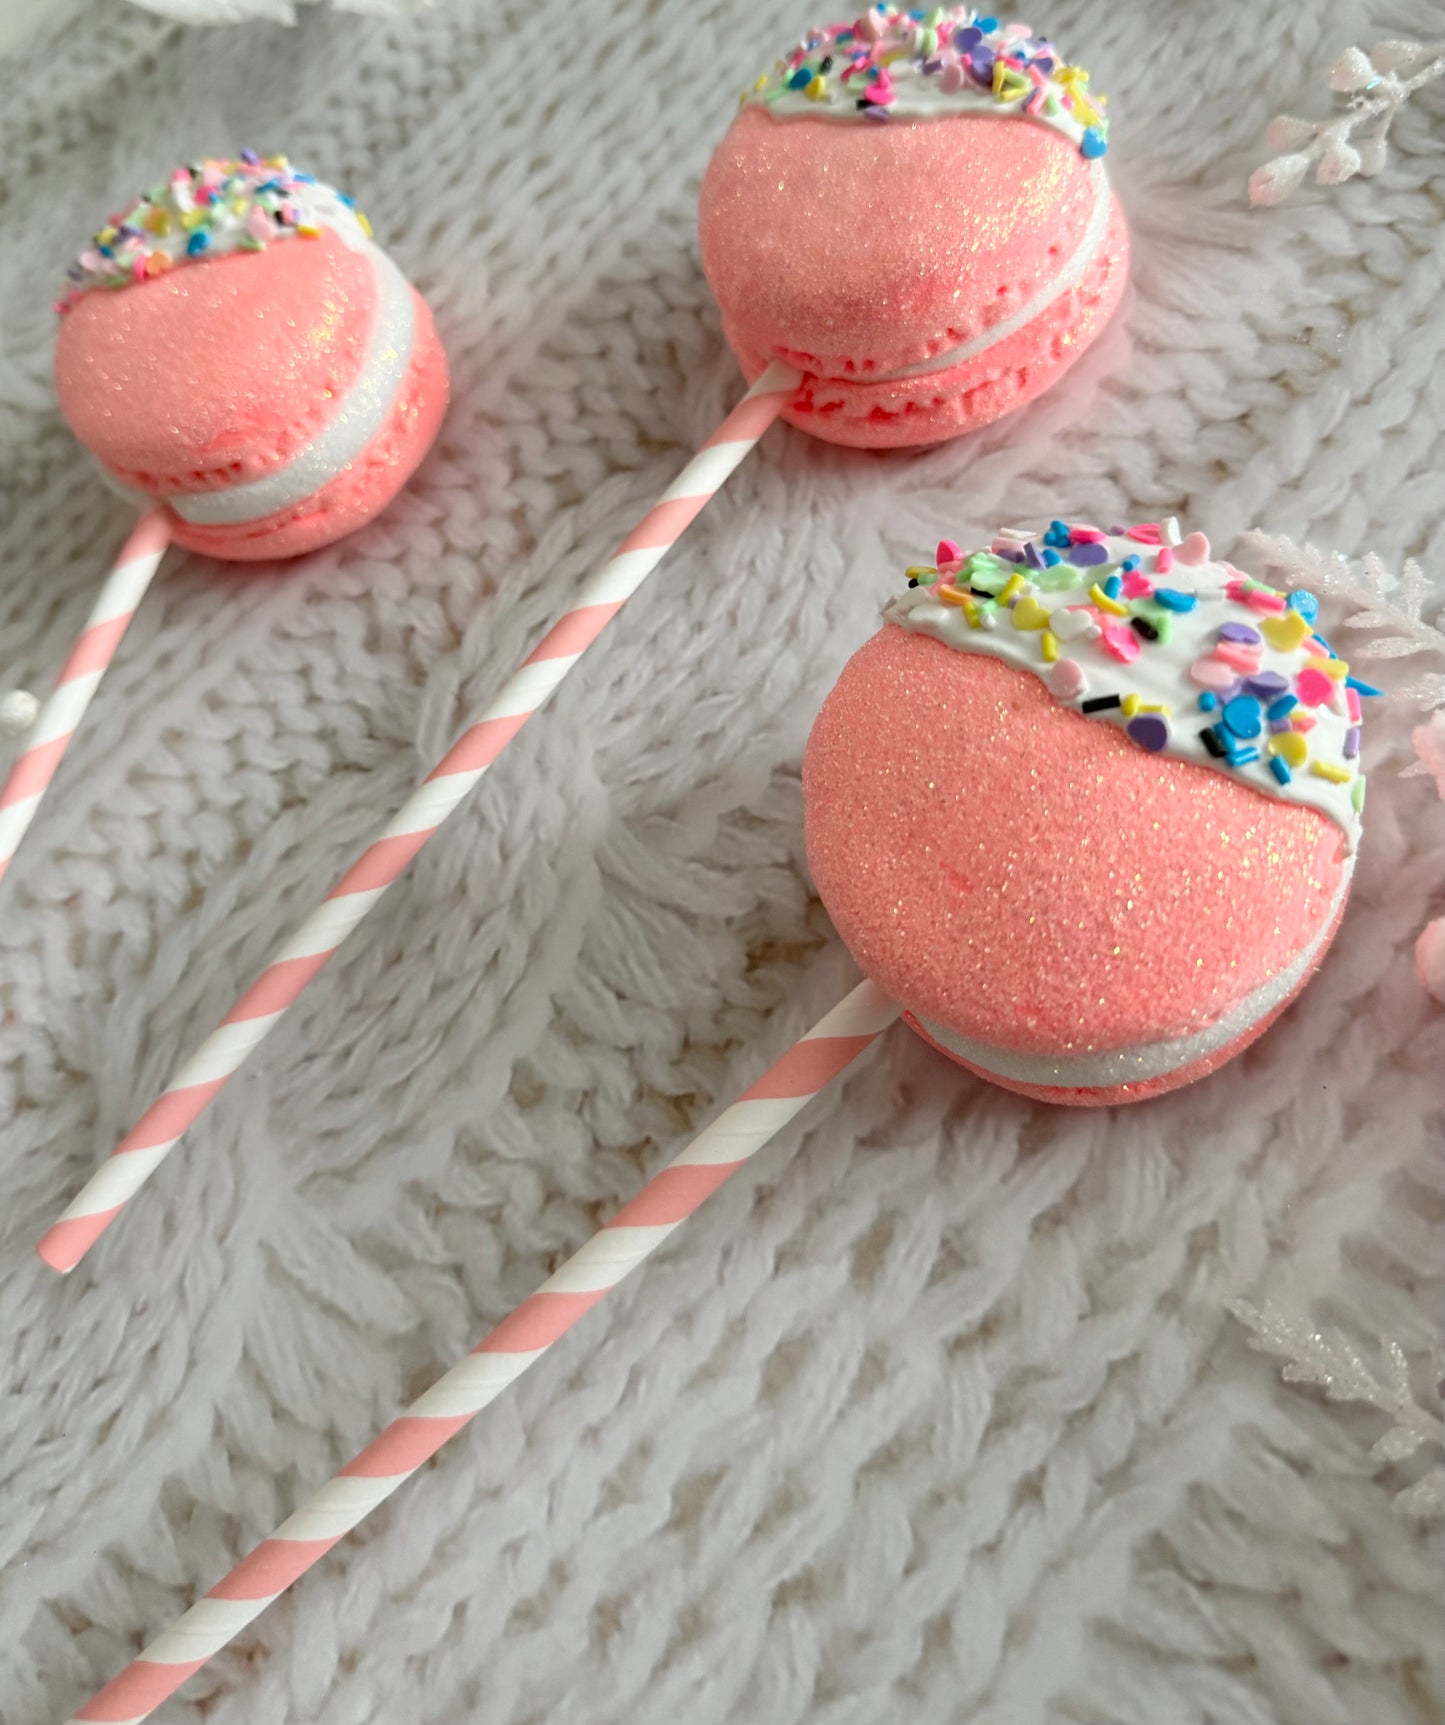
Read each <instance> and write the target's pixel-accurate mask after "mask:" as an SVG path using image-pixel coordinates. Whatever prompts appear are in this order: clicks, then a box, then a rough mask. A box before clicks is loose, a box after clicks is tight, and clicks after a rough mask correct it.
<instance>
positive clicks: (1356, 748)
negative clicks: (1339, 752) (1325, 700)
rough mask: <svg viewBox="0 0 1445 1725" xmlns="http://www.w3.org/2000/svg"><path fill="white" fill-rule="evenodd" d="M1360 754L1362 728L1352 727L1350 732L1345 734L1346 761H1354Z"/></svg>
mask: <svg viewBox="0 0 1445 1725" xmlns="http://www.w3.org/2000/svg"><path fill="white" fill-rule="evenodd" d="M1359 752H1360V727H1359V726H1358V725H1351V726H1350V728H1349V730H1348V731H1346V732H1345V759H1346V760H1347V761H1352V760H1354V758H1355V756H1356V755H1358V754H1359Z"/></svg>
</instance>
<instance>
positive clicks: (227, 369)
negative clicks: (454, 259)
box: [55, 230, 448, 561]
mask: <svg viewBox="0 0 1445 1725" xmlns="http://www.w3.org/2000/svg"><path fill="white" fill-rule="evenodd" d="M412 300H413V312H414V315H415V319H416V329H415V338H414V343H413V349H412V356H411V363H410V366H409V368H408V372H407V375H406V378H405V380H404V383H403V387H402V389H401V391H400V392H399V395H398V398H397V401H396V402H395V403H394V405H393V407H392V410H391V412H390V414H389V415H388V417H387V419H386V421H385V422H384V423H383V425H382V426H381V428H380V429H379V431H378V432H377V434H376V436H375V437H374V438H373V439H372V442H371V444H370V445H369V446H368V448H367V450H366V452H365V454H364V455H363V457H362V458H361V460H359V461H357V462H355V463H353V464H352V466H351V467H350V468H349V469H348V470H347V471H346V472H345V473H342V474H340V475H338V477H337V478H336V479H335V480H334V481H333V482H332V483H331V484H329V485H327V486H326V487H325V488H324V489H323V490H322V491H320V492H318V493H317V494H316V495H315V496H314V497H311V498H308V499H306V500H304V501H303V502H302V503H300V504H298V505H296V506H295V507H293V508H291V509H288V510H284V511H281V512H278V513H277V514H276V515H273V516H271V517H269V518H267V519H266V520H264V521H255V522H244V523H240V524H237V525H228V526H210V527H202V526H197V525H195V524H192V523H188V522H183V521H181V520H180V519H179V518H176V520H175V523H174V536H175V539H176V541H177V542H178V543H179V544H181V545H185V546H187V547H189V548H190V549H193V550H204V551H208V552H210V553H211V554H212V555H214V556H217V557H225V558H230V559H233V560H238V561H251V560H255V559H261V558H271V557H287V556H294V555H296V554H298V553H300V552H302V551H308V550H311V549H313V548H314V547H316V546H317V545H321V544H325V543H327V542H329V541H331V540H333V539H336V538H339V537H341V536H342V535H343V534H345V533H349V532H351V531H352V530H353V529H354V528H355V527H358V526H360V525H361V524H362V523H363V522H364V521H366V520H368V519H370V517H371V516H373V515H375V514H377V513H378V512H379V511H380V510H381V509H383V508H384V507H385V506H386V504H387V503H389V502H390V501H391V499H392V497H394V496H395V494H396V492H397V491H398V490H400V488H401V486H402V485H403V484H404V483H405V482H406V479H407V478H408V477H409V475H410V474H411V473H412V471H413V470H414V469H415V468H416V466H417V465H418V463H419V462H420V461H421V459H422V457H423V456H424V455H425V453H426V451H427V449H428V448H429V447H430V446H431V443H432V441H433V439H434V438H435V436H436V432H437V429H438V427H439V426H440V423H441V418H442V415H443V413H444V412H445V408H446V401H447V387H448V379H447V364H446V356H445V354H444V352H443V351H442V347H441V344H440V342H439V340H438V338H437V335H436V330H435V327H434V325H433V323H432V318H431V313H430V311H429V309H428V308H427V306H426V304H425V302H424V301H423V300H422V299H421V297H420V295H418V294H416V293H415V291H414V290H413V295H412ZM376 314H377V291H376V275H375V269H374V266H373V264H372V263H371V262H370V260H369V259H368V258H367V257H366V256H365V254H362V253H358V252H354V251H352V250H350V249H349V248H348V247H347V246H346V245H345V244H343V242H342V241H341V240H340V239H339V238H338V237H337V236H336V235H335V234H333V233H331V232H330V231H329V230H323V232H322V233H321V235H320V237H319V238H317V239H314V240H308V239H301V238H295V239H285V240H280V241H277V242H275V243H273V244H271V245H269V246H267V247H266V249H265V250H264V251H255V252H246V251H242V252H234V253H230V254H228V255H226V256H224V257H219V258H216V259H214V260H211V261H209V262H205V263H202V264H192V265H186V266H184V267H181V268H177V269H174V270H172V271H169V272H168V273H167V274H165V275H162V276H157V277H154V278H152V279H151V280H149V281H146V282H143V283H139V284H136V285H134V286H131V287H126V288H119V289H115V290H99V289H98V290H96V291H94V292H91V293H87V294H85V295H83V296H82V297H81V298H80V299H79V300H78V302H77V303H76V304H75V306H74V307H73V309H72V310H71V311H70V312H68V313H67V315H66V316H65V317H64V318H63V319H62V321H61V325H60V333H59V336H58V338H57V342H56V352H55V382H56V393H57V395H58V397H59V400H60V407H61V412H62V413H63V414H64V415H65V418H66V420H67V422H68V423H69V425H70V427H71V429H72V430H73V431H74V432H75V434H76V436H77V437H78V438H79V439H80V441H81V442H82V443H83V444H84V445H85V446H86V448H87V449H89V450H90V451H91V453H92V454H93V455H95V457H96V458H97V459H98V460H99V461H100V463H101V464H102V466H103V467H105V468H106V470H107V471H108V472H109V473H111V474H112V475H114V477H115V478H117V479H119V480H120V481H121V482H122V483H123V484H125V485H128V486H130V487H133V488H135V489H137V490H141V491H147V492H149V493H150V494H151V495H153V496H157V497H166V496H170V495H174V494H176V493H177V492H201V491H212V490H218V489H224V488H225V487H227V486H230V485H236V484H242V483H245V482H247V481H249V480H254V479H258V478H261V477H262V476H264V475H265V474H267V473H269V472H271V471H273V470H274V469H275V468H277V467H279V466H281V465H283V464H284V463H286V462H287V461H289V460H291V459H292V458H293V457H295V456H296V455H297V454H298V453H299V452H300V451H301V450H302V449H303V448H304V447H305V446H306V444H307V443H308V441H309V440H310V439H311V438H312V437H313V436H314V435H315V434H316V433H317V431H319V430H320V429H321V428H322V427H323V426H324V425H325V424H327V423H328V422H329V420H330V419H331V418H332V417H333V416H334V414H335V413H336V411H337V407H338V404H339V403H340V402H341V401H343V400H344V398H345V396H346V393H347V391H348V390H349V389H350V388H351V387H352V385H353V384H354V383H355V381H356V379H357V376H358V374H359V372H360V369H361V366H362V363H363V360H364V357H365V354H366V350H367V343H368V339H369V336H370V331H371V328H372V325H373V321H374V319H375V317H376Z"/></svg>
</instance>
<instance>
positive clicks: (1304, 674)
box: [1294, 666, 1335, 707]
mask: <svg viewBox="0 0 1445 1725" xmlns="http://www.w3.org/2000/svg"><path fill="white" fill-rule="evenodd" d="M1294 687H1295V693H1296V694H1297V695H1298V696H1299V698H1300V700H1301V701H1302V702H1303V703H1304V705H1305V706H1307V707H1319V706H1323V705H1324V703H1325V702H1326V701H1332V700H1333V699H1334V694H1335V684H1334V679H1333V678H1332V677H1327V676H1326V675H1325V674H1324V672H1323V671H1316V670H1315V669H1314V667H1313V666H1311V667H1310V668H1309V669H1308V670H1305V671H1301V672H1300V673H1299V675H1298V676H1297V677H1296V678H1295V680H1294Z"/></svg>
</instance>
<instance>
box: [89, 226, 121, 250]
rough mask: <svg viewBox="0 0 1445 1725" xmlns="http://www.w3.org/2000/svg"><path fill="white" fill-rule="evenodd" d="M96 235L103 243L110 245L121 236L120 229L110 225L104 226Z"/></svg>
mask: <svg viewBox="0 0 1445 1725" xmlns="http://www.w3.org/2000/svg"><path fill="white" fill-rule="evenodd" d="M95 237H96V239H97V241H98V242H99V243H100V244H101V245H103V246H108V245H109V244H110V243H111V241H112V240H114V239H118V238H119V230H118V229H116V228H112V227H108V226H107V227H103V228H102V229H101V230H100V232H99V233H98V234H97V235H96V236H95Z"/></svg>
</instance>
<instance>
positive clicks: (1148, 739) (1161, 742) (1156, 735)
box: [1124, 713, 1169, 755]
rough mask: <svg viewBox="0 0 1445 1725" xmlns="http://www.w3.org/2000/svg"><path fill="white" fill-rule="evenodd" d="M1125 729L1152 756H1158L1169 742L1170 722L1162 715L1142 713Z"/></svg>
mask: <svg viewBox="0 0 1445 1725" xmlns="http://www.w3.org/2000/svg"><path fill="white" fill-rule="evenodd" d="M1124 729H1125V730H1126V731H1127V732H1128V733H1129V735H1130V736H1131V737H1132V738H1133V739H1134V741H1135V742H1136V743H1138V745H1139V746H1140V748H1143V749H1148V751H1149V753H1150V754H1151V755H1157V754H1158V753H1159V751H1160V750H1161V749H1163V748H1165V747H1167V745H1168V742H1169V721H1168V720H1167V719H1166V718H1164V717H1163V715H1162V714H1160V713H1140V714H1139V715H1138V717H1137V718H1133V719H1130V721H1129V723H1128V724H1127V725H1125V727H1124Z"/></svg>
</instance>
